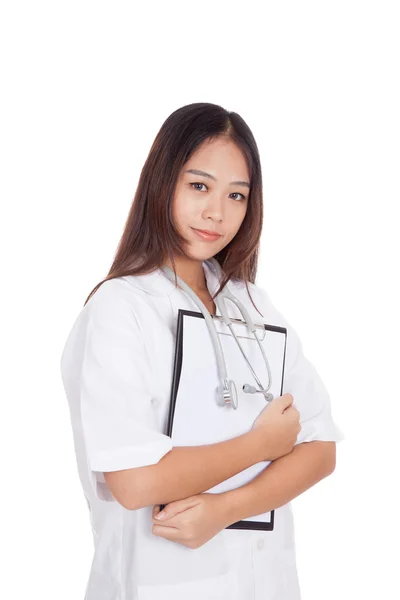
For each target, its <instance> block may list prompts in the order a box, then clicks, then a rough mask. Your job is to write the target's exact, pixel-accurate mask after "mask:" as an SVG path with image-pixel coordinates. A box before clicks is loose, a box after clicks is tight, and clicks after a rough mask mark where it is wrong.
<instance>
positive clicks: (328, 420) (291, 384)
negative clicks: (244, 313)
mask: <svg viewBox="0 0 400 600" xmlns="http://www.w3.org/2000/svg"><path fill="white" fill-rule="evenodd" d="M262 294H263V296H264V300H265V302H266V312H267V313H268V314H273V315H276V322H277V323H279V324H280V325H282V326H283V327H286V329H287V338H286V353H285V368H284V377H283V392H282V394H287V393H290V394H292V396H293V405H294V406H295V407H296V408H297V410H298V411H299V413H300V425H301V431H300V433H299V434H298V437H297V441H296V445H297V444H302V443H303V442H312V441H314V440H321V441H333V442H341V441H342V440H344V435H343V432H342V431H341V430H340V428H339V427H338V426H337V424H336V423H335V421H334V420H333V417H332V412H331V400H330V395H329V393H328V390H327V388H326V387H325V385H324V383H323V381H322V379H321V377H320V375H319V374H318V372H317V370H316V368H315V366H314V365H313V364H312V362H311V361H310V360H309V359H308V358H307V357H306V356H305V354H304V351H303V345H302V342H301V340H300V338H299V336H298V334H297V332H296V330H295V329H294V328H293V327H292V325H291V324H290V323H289V322H288V321H287V319H286V318H285V317H284V316H283V315H282V314H281V313H280V312H279V311H278V310H277V309H276V308H275V307H274V306H273V304H272V302H271V300H270V299H269V297H268V295H267V293H266V292H265V290H262ZM264 306H265V304H264Z"/></svg>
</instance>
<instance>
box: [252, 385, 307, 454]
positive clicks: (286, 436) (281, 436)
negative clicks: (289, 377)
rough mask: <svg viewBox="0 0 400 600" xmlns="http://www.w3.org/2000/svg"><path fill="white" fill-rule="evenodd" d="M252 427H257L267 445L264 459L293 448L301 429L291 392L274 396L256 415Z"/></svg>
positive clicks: (287, 451)
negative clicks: (277, 396)
mask: <svg viewBox="0 0 400 600" xmlns="http://www.w3.org/2000/svg"><path fill="white" fill-rule="evenodd" d="M252 428H253V429H258V430H259V431H260V432H261V433H262V436H263V441H264V445H265V446H266V447H267V450H266V454H268V456H266V457H265V458H264V460H275V459H277V458H280V457H281V456H284V455H285V454H289V453H290V452H291V451H292V450H293V446H294V445H295V443H296V440H297V436H298V434H299V433H300V431H301V425H300V413H299V411H298V410H297V408H295V407H294V406H293V396H292V394H283V396H279V398H274V400H272V402H271V403H270V404H268V405H267V406H266V407H265V408H264V409H263V410H262V411H261V412H260V414H259V415H258V417H257V419H256V420H255V421H254V424H253V427H252Z"/></svg>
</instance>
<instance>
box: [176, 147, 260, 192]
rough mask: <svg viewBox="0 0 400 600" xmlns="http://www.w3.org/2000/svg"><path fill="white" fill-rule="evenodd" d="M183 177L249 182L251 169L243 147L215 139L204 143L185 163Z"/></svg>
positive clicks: (182, 170)
mask: <svg viewBox="0 0 400 600" xmlns="http://www.w3.org/2000/svg"><path fill="white" fill-rule="evenodd" d="M180 175H181V177H185V176H193V175H199V176H202V177H206V178H208V179H210V181H211V180H214V181H218V180H219V179H228V180H229V182H232V183H234V182H236V181H238V182H239V181H240V182H241V183H243V182H247V183H249V179H250V177H249V170H248V168H247V162H246V159H245V157H244V155H243V153H242V151H241V149H240V148H239V147H238V146H237V145H236V144H235V143H234V142H232V141H226V140H224V141H222V142H221V141H219V140H215V141H213V142H209V143H208V144H205V145H202V146H201V147H200V148H199V149H198V150H197V151H196V152H195V153H194V154H193V155H192V156H191V157H190V158H189V160H188V161H187V162H186V163H185V165H184V166H183V168H182V169H181V173H180Z"/></svg>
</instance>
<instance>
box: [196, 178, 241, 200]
mask: <svg viewBox="0 0 400 600" xmlns="http://www.w3.org/2000/svg"><path fill="white" fill-rule="evenodd" d="M189 185H190V186H194V185H204V187H207V186H206V184H205V183H202V182H201V181H195V182H193V183H189ZM193 189H195V190H197V191H198V192H200V191H202V190H199V189H198V188H193ZM232 195H233V196H241V198H237V200H239V201H242V200H246V196H244V195H243V194H240V193H239V192H232V194H231V196H232Z"/></svg>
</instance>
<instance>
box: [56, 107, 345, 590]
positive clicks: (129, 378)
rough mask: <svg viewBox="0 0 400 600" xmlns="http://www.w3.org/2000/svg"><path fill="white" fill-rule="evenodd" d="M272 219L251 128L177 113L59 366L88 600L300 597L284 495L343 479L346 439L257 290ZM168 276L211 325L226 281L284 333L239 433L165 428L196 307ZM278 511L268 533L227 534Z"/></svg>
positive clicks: (197, 110)
mask: <svg viewBox="0 0 400 600" xmlns="http://www.w3.org/2000/svg"><path fill="white" fill-rule="evenodd" d="M262 223H263V204H262V176H261V164H260V158H259V153H258V150H257V146H256V142H255V140H254V137H253V135H252V133H251V131H250V130H249V128H248V126H247V125H246V123H245V122H244V120H243V119H242V118H241V117H240V116H239V115H238V114H237V113H234V112H228V111H226V110H224V109H223V108H222V107H220V106H217V105H215V104H208V103H195V104H190V105H188V106H184V107H182V108H180V109H178V110H176V111H175V112H173V113H172V114H171V115H170V116H169V117H168V119H167V120H166V121H165V122H164V124H163V125H162V127H161V129H160V131H159V133H158V135H157V137H156V139H155V141H154V143H153V145H152V147H151V150H150V153H149V156H148V158H147V160H146V162H145V165H144V167H143V169H142V172H141V176H140V180H139V185H138V188H137V191H136V194H135V198H134V201H133V204H132V207H131V210H130V213H129V216H128V219H127V222H126V225H125V230H124V232H123V235H122V238H121V240H120V243H119V246H118V250H117V253H116V256H115V259H114V262H113V264H112V266H111V269H110V272H109V273H108V275H107V277H106V279H105V280H103V281H102V282H100V283H99V284H98V285H97V286H96V287H95V288H94V290H92V292H91V294H90V295H89V297H88V298H87V300H86V302H85V305H84V306H83V308H82V310H81V312H80V314H79V315H78V317H77V319H76V321H75V323H74V325H73V327H72V330H71V332H70V334H69V336H68V339H67V341H66V344H65V348H64V351H63V353H62V358H61V372H62V379H63V383H64V387H65V391H66V395H67V399H68V402H69V406H70V414H71V423H72V429H73V436H74V443H75V451H76V458H77V464H78V470H79V477H80V481H81V484H82V487H83V491H84V494H85V497H86V500H87V503H88V507H89V510H90V515H91V525H92V530H93V536H94V543H95V552H94V557H93V563H92V568H91V572H90V575H89V579H88V583H87V589H86V596H85V599H86V600H200V599H201V600H205V599H207V600H259V599H263V600H272V599H274V600H298V599H299V598H300V592H299V585H298V578H297V570H296V559H295V544H294V531H293V516H292V511H291V507H290V500H292V499H293V498H294V497H296V496H298V495H299V494H301V493H302V492H303V491H305V490H306V489H308V488H309V487H311V486H312V485H315V484H316V483H317V482H318V481H320V480H321V479H322V478H324V477H326V476H328V475H329V474H330V473H332V472H333V470H334V468H335V449H336V445H335V442H338V441H340V440H341V439H343V435H342V433H341V432H340V430H339V428H338V427H337V426H336V424H335V423H334V421H333V419H332V415H331V407H330V398H329V395H328V392H327V390H326V389H325V387H324V384H323V383H322V381H321V379H320V377H319V376H318V374H317V372H316V371H315V369H314V367H313V365H312V364H311V362H310V361H309V360H308V359H307V358H306V357H305V356H304V354H303V351H302V345H301V342H300V340H299V337H298V335H297V333H296V332H295V330H294V329H293V327H291V325H290V324H289V323H288V322H287V320H286V319H285V318H284V317H283V315H282V314H281V313H280V312H279V311H278V310H277V309H276V308H275V307H274V305H273V304H272V302H271V300H270V298H269V296H268V294H267V292H266V291H265V290H263V289H261V288H260V287H258V286H257V285H256V284H255V278H256V271H257V259H258V249H259V243H260V236H261V231H262ZM201 232H203V233H201ZM204 232H205V233H204ZM207 232H209V233H207ZM211 257H214V258H215V259H216V260H217V261H218V263H219V264H220V265H221V267H222V271H223V278H222V279H220V278H218V277H217V274H216V270H215V269H214V268H213V266H212V263H211V262H210V260H209V259H210V258H211ZM163 265H168V266H169V267H170V268H172V269H173V270H174V271H175V273H176V274H177V275H178V276H179V277H180V278H181V279H182V280H183V281H184V282H185V283H186V284H188V285H189V286H190V288H191V289H192V290H193V291H194V292H195V293H196V294H197V296H198V297H199V298H200V299H201V300H202V301H203V302H204V304H205V305H206V307H207V308H208V310H209V312H210V313H211V314H216V307H215V303H214V298H215V296H216V294H218V292H219V291H220V290H221V289H223V288H224V286H225V285H227V286H229V287H230V290H231V291H232V292H233V294H235V295H236V296H237V297H238V298H239V299H240V300H241V301H242V302H243V303H244V305H245V306H246V308H247V310H248V311H249V313H250V316H251V317H252V318H253V319H255V320H260V317H259V315H261V317H262V320H263V321H264V322H265V323H268V324H272V325H280V326H283V327H286V328H287V345H286V357H285V371H284V392H285V393H284V395H283V396H281V397H280V398H275V399H274V400H273V401H272V402H271V403H270V404H268V405H266V408H265V409H264V410H263V411H262V412H261V413H260V415H259V417H258V418H257V420H256V421H255V423H254V426H253V427H252V429H251V430H250V431H248V432H247V433H246V434H244V435H241V436H238V437H234V438H232V439H230V440H227V441H225V442H222V443H215V444H209V445H202V446H188V447H178V446H177V447H173V444H172V440H171V438H170V437H169V436H168V435H166V433H165V432H166V426H167V418H168V410H169V399H170V391H171V376H172V372H173V358H174V343H175V335H176V321H177V313H178V310H179V308H182V309H189V310H196V311H198V307H197V305H196V304H195V302H194V300H193V299H192V298H191V297H190V295H189V294H188V293H187V292H185V291H184V290H183V289H182V288H181V287H180V286H179V285H175V283H174V282H172V281H171V280H170V279H169V278H167V277H166V276H165V273H164V272H163V271H162V269H161V267H162V266H163ZM227 309H228V312H229V313H230V316H232V317H236V318H241V315H240V314H237V312H236V307H235V306H234V305H233V303H230V302H227ZM204 401H205V402H206V401H207V398H205V399H204ZM263 460H269V461H273V462H271V463H270V464H269V465H268V468H266V469H264V471H262V472H261V473H260V475H259V476H258V477H256V478H255V479H253V480H252V481H251V482H250V483H248V484H247V485H244V486H242V487H239V488H236V489H234V490H231V491H229V492H225V493H220V494H213V493H207V490H209V489H211V488H212V487H213V486H215V485H217V484H218V483H220V482H222V481H225V480H226V479H228V478H230V477H233V476H234V475H235V474H237V473H239V472H241V471H243V470H244V469H246V468H248V467H250V466H251V465H253V464H256V463H258V462H261V461H263ZM161 504H165V505H166V506H165V508H164V510H163V513H165V517H164V518H163V519H162V518H161V514H159V508H160V505H161ZM273 509H274V510H275V514H274V529H273V530H272V531H264V530H262V531H255V530H239V529H227V527H228V526H229V525H230V524H232V523H235V522H236V521H238V520H241V519H245V518H248V517H251V516H254V515H260V514H262V513H264V512H267V511H270V510H273Z"/></svg>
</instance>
